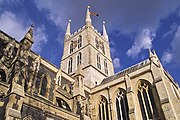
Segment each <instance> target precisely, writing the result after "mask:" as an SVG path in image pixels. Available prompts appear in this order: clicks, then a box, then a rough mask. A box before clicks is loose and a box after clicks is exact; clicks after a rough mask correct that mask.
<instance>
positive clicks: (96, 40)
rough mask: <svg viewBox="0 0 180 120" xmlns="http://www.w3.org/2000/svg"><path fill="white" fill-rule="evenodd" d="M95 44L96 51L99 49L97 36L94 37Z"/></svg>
mask: <svg viewBox="0 0 180 120" xmlns="http://www.w3.org/2000/svg"><path fill="white" fill-rule="evenodd" d="M95 42H96V48H97V49H98V48H99V40H98V37H97V36H96V37H95Z"/></svg>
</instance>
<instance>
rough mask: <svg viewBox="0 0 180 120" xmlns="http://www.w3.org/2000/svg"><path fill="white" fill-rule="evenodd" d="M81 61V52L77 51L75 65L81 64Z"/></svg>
mask: <svg viewBox="0 0 180 120" xmlns="http://www.w3.org/2000/svg"><path fill="white" fill-rule="evenodd" d="M81 63H82V53H79V54H78V56H77V65H81Z"/></svg>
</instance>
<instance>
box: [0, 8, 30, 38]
mask: <svg viewBox="0 0 180 120" xmlns="http://www.w3.org/2000/svg"><path fill="white" fill-rule="evenodd" d="M0 23H1V24H0V29H1V30H3V31H4V32H6V33H8V34H9V35H11V36H12V37H15V38H16V39H17V40H19V41H20V40H21V39H22V37H23V36H24V34H25V33H26V31H27V30H28V27H25V26H24V25H23V21H22V20H21V19H18V18H17V17H16V15H15V14H13V13H12V12H10V11H5V12H3V13H2V14H1V15H0Z"/></svg>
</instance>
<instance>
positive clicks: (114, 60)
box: [113, 58, 121, 69]
mask: <svg viewBox="0 0 180 120" xmlns="http://www.w3.org/2000/svg"><path fill="white" fill-rule="evenodd" d="M113 65H114V68H115V69H119V68H120V67H121V64H120V59H119V58H114V59H113Z"/></svg>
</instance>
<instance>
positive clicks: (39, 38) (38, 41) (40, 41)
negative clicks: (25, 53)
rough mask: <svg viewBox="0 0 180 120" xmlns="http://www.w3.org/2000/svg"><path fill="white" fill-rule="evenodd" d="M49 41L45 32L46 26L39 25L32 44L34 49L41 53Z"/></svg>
mask: <svg viewBox="0 0 180 120" xmlns="http://www.w3.org/2000/svg"><path fill="white" fill-rule="evenodd" d="M46 42H47V35H46V34H45V27H44V26H42V27H38V28H37V29H35V30H34V44H33V46H32V50H33V51H35V52H38V53H40V52H41V50H42V47H43V46H44V45H45V44H46Z"/></svg>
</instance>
